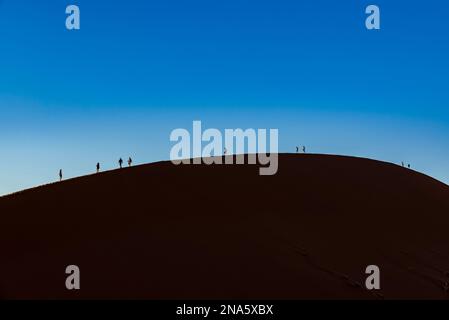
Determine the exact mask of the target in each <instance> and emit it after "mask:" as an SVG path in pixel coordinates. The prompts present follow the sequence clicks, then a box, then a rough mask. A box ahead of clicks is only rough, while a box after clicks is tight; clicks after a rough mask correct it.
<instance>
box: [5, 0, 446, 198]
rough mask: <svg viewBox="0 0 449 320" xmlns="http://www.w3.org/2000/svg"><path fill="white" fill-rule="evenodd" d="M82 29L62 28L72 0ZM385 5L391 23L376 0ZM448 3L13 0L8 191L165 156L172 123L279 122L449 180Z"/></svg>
mask: <svg viewBox="0 0 449 320" xmlns="http://www.w3.org/2000/svg"><path fill="white" fill-rule="evenodd" d="M69 4H76V5H78V6H79V7H80V10H81V30H79V31H68V30H67V29H66V28H65V18H66V14H65V8H66V6H67V5H69ZM369 4H376V5H378V6H379V7H380V9H381V30H378V31H368V30H366V28H365V17H366V14H365V8H366V6H367V5H369ZM447 12H449V3H448V2H447V1H444V0H440V1H437V0H429V1H425V2H424V1H399V0H397V1H391V0H389V1H384V0H382V1H380V0H374V1H330V0H328V1H324V0H314V1H300V0H276V1H273V0H271V1H267V0H257V1H256V0H227V1H216V0H213V1H211V0H189V1H185V0H164V1H152V0H145V1H144V0H129V1H105V0H89V1H87V0H80V1H68V0H67V1H62V0H51V1H50V0H47V1H32V0H27V1H24V0H0V121H1V122H0V162H1V165H0V194H5V193H9V192H12V191H16V190H20V189H23V188H27V187H31V186H35V185H39V184H42V183H46V182H50V181H54V180H55V178H56V176H57V173H58V170H59V168H63V169H64V172H65V175H66V176H67V177H74V176H79V175H84V174H87V173H91V172H92V171H94V169H95V164H96V163H97V162H98V161H100V162H101V163H102V165H103V167H104V168H105V169H110V168H113V167H115V166H116V162H117V160H118V158H119V157H123V158H124V159H125V158H127V157H128V156H132V157H133V158H134V159H135V160H136V162H137V163H146V162H152V161H156V160H164V159H168V157H169V152H170V148H171V146H172V145H173V144H172V143H171V142H170V141H169V135H170V132H171V130H172V129H175V128H179V127H182V128H190V127H191V125H192V121H193V120H201V121H202V122H203V126H204V127H214V128H222V129H224V128H237V127H241V128H278V129H279V138H280V141H279V142H280V150H281V151H284V152H293V151H294V149H295V146H296V145H306V146H307V147H308V149H309V151H310V152H316V153H334V154H345V155H356V156H363V157H370V158H375V159H379V160H385V161H390V162H395V163H400V162H401V161H404V162H406V163H411V165H412V167H413V168H415V169H416V170H419V171H421V172H424V173H426V174H429V175H431V176H433V177H435V178H437V179H439V180H441V181H444V182H446V183H448V182H449V161H448V159H449V59H448V57H449V25H448V22H447V21H448V20H447Z"/></svg>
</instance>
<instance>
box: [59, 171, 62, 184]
mask: <svg viewBox="0 0 449 320" xmlns="http://www.w3.org/2000/svg"><path fill="white" fill-rule="evenodd" d="M61 181H62V169H59V182H61Z"/></svg>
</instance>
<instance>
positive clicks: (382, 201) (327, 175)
mask: <svg viewBox="0 0 449 320" xmlns="http://www.w3.org/2000/svg"><path fill="white" fill-rule="evenodd" d="M0 215H1V223H0V255H1V256H0V298H8V299H19V298H30V299H50V298H51V299H81V298H82V299H97V298H101V299H107V298H127V299H128V298H136V299H141V298H149V299H214V298H220V299H246V298H249V299H281V298H284V299H316V298H320V299H350V298H354V299H399V298H400V299H403V298H412V299H415V298H416V299H418V298H419V299H447V298H448V297H449V294H448V292H447V288H448V285H447V283H448V281H449V187H448V186H447V185H445V184H443V183H440V182H438V181H436V180H434V179H432V178H429V177H427V176H425V175H422V174H420V173H417V172H414V171H412V170H408V169H405V168H402V167H399V166H396V165H392V164H388V163H383V162H378V161H373V160H368V159H361V158H352V157H340V156H324V155H280V158H279V172H278V174H277V175H274V176H259V175H258V167H257V166H253V165H233V166H225V165H212V166H206V165H180V166H174V165H173V164H171V163H170V162H161V163H154V164H149V165H143V166H136V167H132V168H127V169H122V170H115V171H110V172H105V173H101V174H97V175H91V176H86V177H80V178H77V179H72V180H68V181H63V182H61V183H55V184H51V185H47V186H43V187H39V188H35V189H32V190H27V191H24V192H21V193H18V194H15V195H11V196H7V197H3V198H0ZM70 264H75V265H78V266H79V267H80V269H81V290H79V291H68V290H66V288H65V278H66V274H65V267H66V266H67V265H70ZM370 264H375V265H378V266H379V267H380V270H381V290H378V291H375V292H373V291H368V290H366V289H365V287H364V283H365V278H366V275H365V268H366V266H368V265H370Z"/></svg>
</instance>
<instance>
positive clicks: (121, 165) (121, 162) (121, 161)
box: [118, 158, 123, 169]
mask: <svg viewBox="0 0 449 320" xmlns="http://www.w3.org/2000/svg"><path fill="white" fill-rule="evenodd" d="M118 164H119V165H120V169H121V168H122V167H123V159H122V158H120V160H119V161H118Z"/></svg>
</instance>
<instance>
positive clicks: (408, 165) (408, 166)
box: [401, 161, 410, 169]
mask: <svg viewBox="0 0 449 320" xmlns="http://www.w3.org/2000/svg"><path fill="white" fill-rule="evenodd" d="M401 165H402V166H403V167H404V168H405V163H404V161H402V162H401ZM407 168H409V169H410V163H409V164H407Z"/></svg>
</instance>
